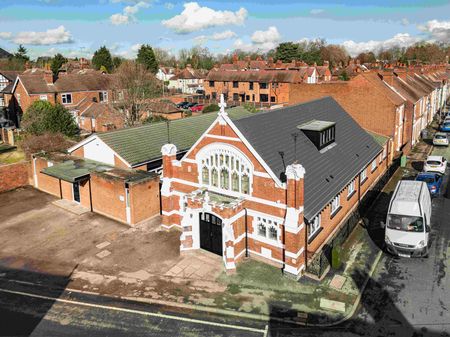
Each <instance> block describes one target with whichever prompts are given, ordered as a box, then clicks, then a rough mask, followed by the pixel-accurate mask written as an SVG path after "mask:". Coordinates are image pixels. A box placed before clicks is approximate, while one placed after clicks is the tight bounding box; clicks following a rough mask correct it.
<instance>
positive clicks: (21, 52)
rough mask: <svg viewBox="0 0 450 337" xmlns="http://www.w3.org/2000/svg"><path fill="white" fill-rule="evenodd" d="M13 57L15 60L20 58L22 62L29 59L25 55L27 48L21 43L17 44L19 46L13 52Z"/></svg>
mask: <svg viewBox="0 0 450 337" xmlns="http://www.w3.org/2000/svg"><path fill="white" fill-rule="evenodd" d="M14 58H16V59H17V60H21V61H23V62H24V63H25V62H26V61H29V60H30V58H29V56H28V55H27V49H26V48H25V47H24V46H22V45H21V44H20V45H19V48H17V52H16V53H15V54H14Z"/></svg>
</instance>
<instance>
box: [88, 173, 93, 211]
mask: <svg viewBox="0 0 450 337" xmlns="http://www.w3.org/2000/svg"><path fill="white" fill-rule="evenodd" d="M89 204H90V205H91V212H93V211H94V207H93V206H92V190H91V177H89Z"/></svg>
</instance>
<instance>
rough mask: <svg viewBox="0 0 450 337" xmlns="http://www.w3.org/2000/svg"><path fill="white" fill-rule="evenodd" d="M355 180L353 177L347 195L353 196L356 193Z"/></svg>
mask: <svg viewBox="0 0 450 337" xmlns="http://www.w3.org/2000/svg"><path fill="white" fill-rule="evenodd" d="M355 185H356V184H355V180H354V179H353V180H352V181H351V183H350V184H348V188H347V197H351V196H352V195H353V193H355Z"/></svg>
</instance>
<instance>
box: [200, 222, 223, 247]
mask: <svg viewBox="0 0 450 337" xmlns="http://www.w3.org/2000/svg"><path fill="white" fill-rule="evenodd" d="M200 248H202V249H205V250H208V251H210V252H212V253H214V254H217V255H222V254H223V249H222V220H221V219H220V218H218V217H216V216H215V215H212V214H209V213H200Z"/></svg>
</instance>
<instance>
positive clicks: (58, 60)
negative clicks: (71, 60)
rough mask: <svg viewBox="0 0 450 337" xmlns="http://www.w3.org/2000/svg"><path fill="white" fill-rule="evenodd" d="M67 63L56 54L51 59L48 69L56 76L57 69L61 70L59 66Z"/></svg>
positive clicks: (62, 57)
mask: <svg viewBox="0 0 450 337" xmlns="http://www.w3.org/2000/svg"><path fill="white" fill-rule="evenodd" d="M66 62H67V59H66V58H65V57H64V56H62V55H61V54H60V53H58V54H56V55H55V56H54V57H53V60H52V63H51V64H50V69H51V70H52V72H53V75H55V76H56V75H58V71H59V69H61V66H62V65H63V64H64V63H66Z"/></svg>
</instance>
